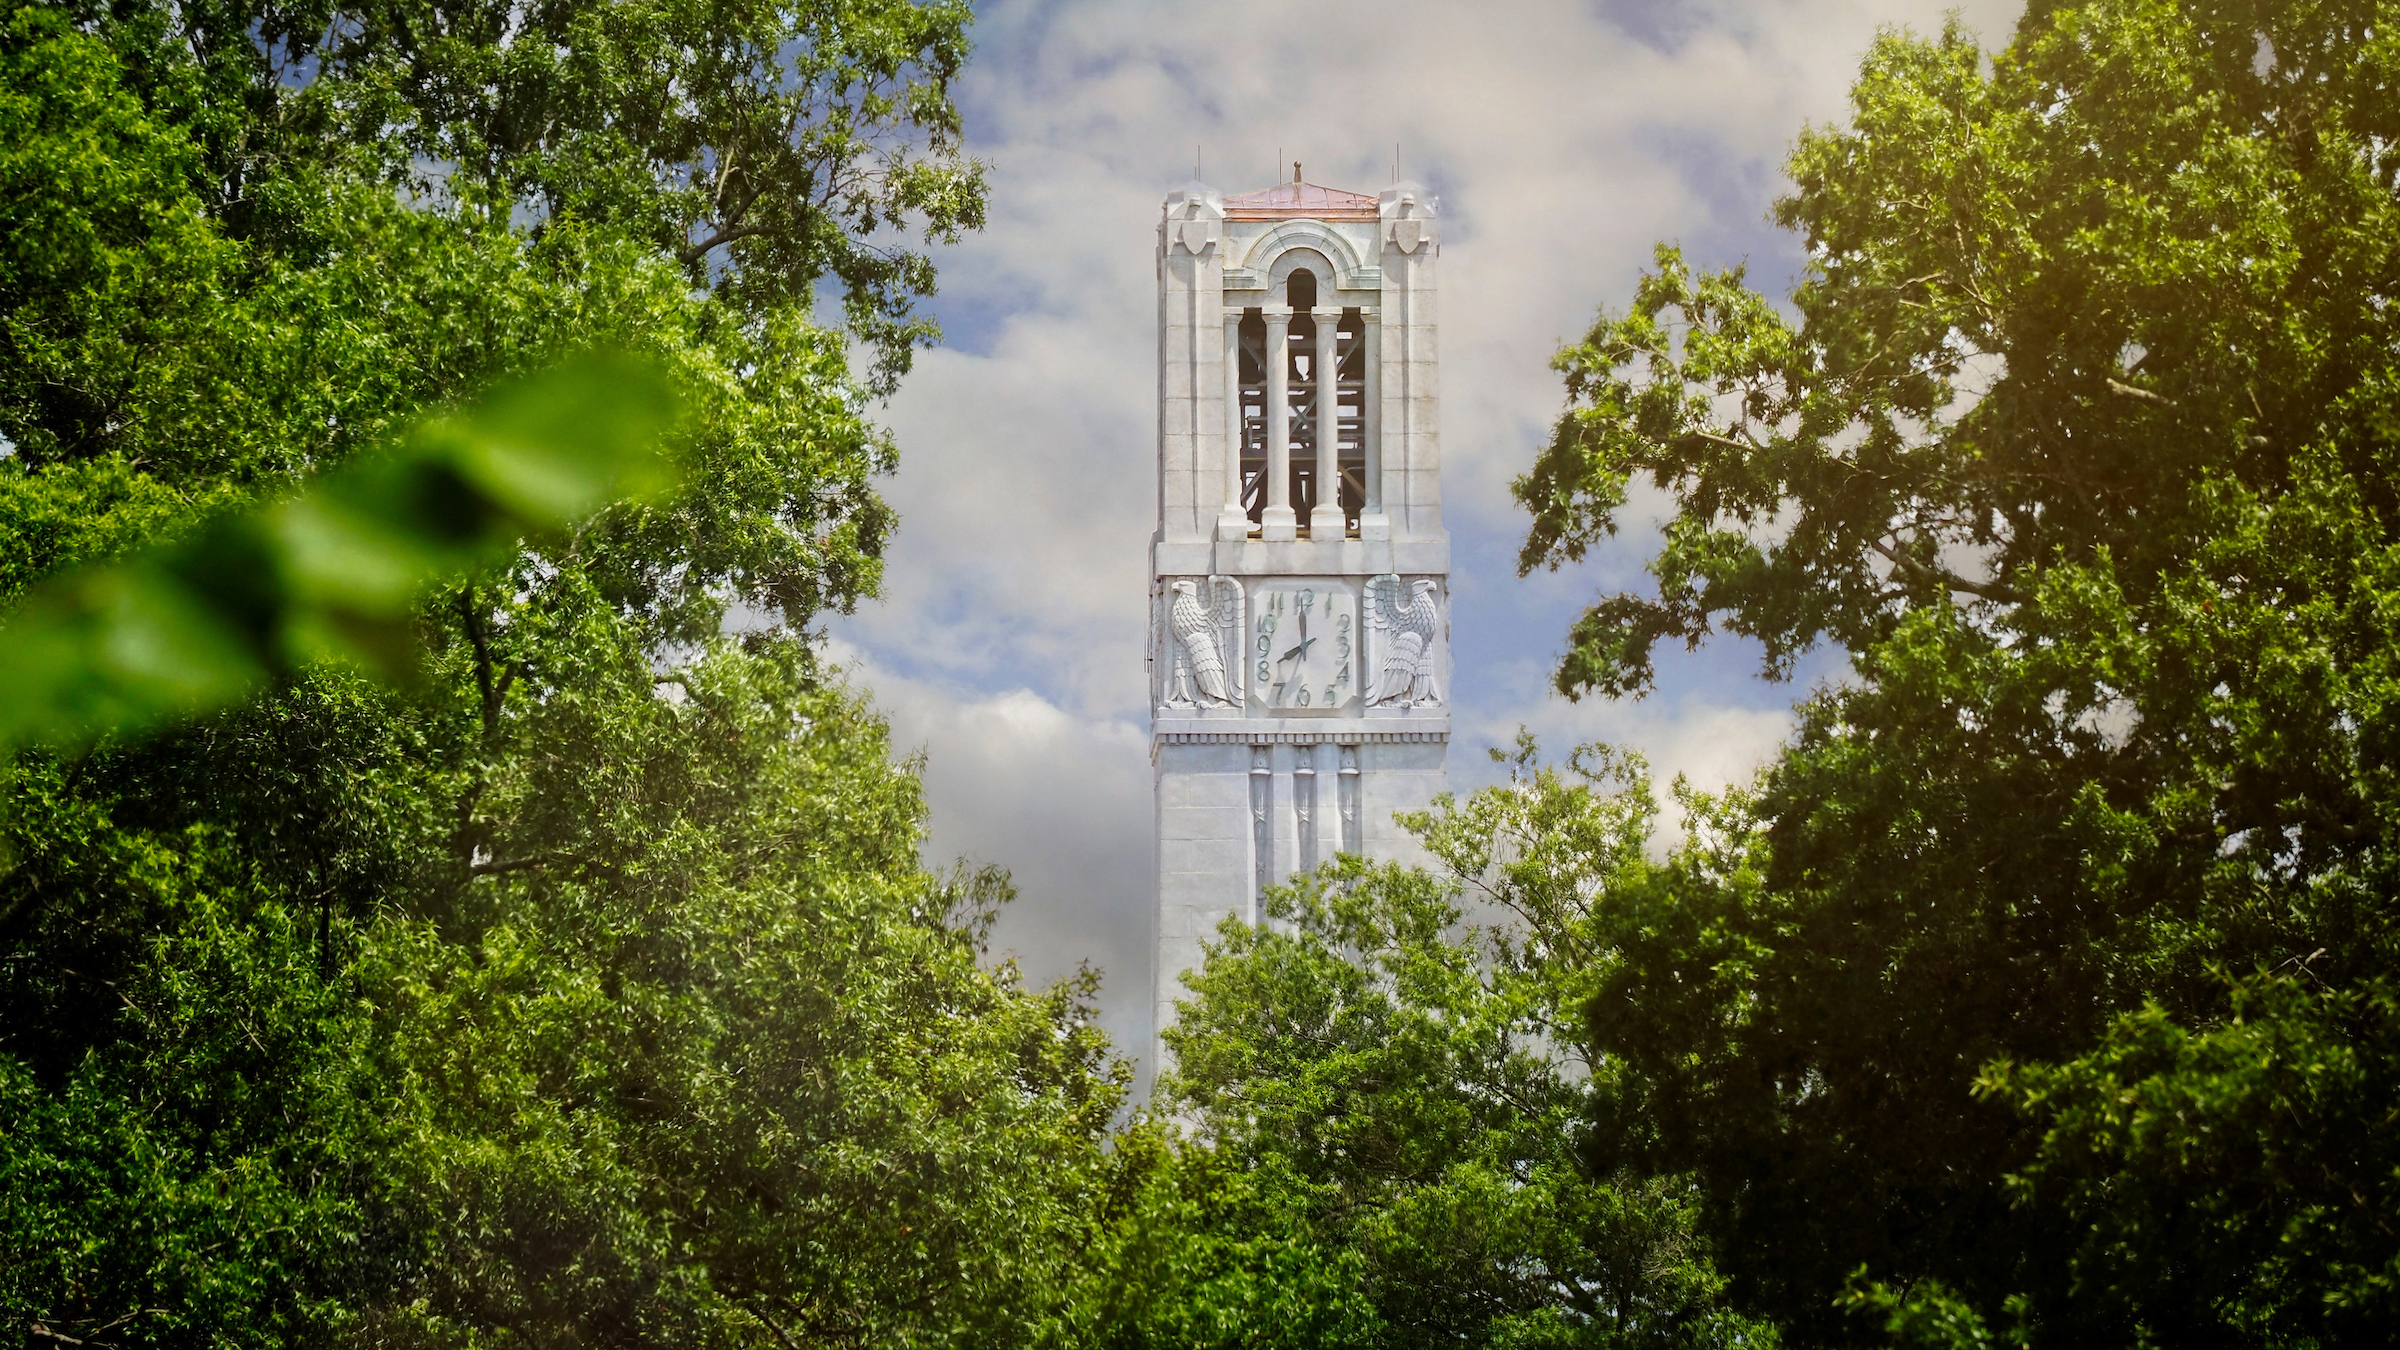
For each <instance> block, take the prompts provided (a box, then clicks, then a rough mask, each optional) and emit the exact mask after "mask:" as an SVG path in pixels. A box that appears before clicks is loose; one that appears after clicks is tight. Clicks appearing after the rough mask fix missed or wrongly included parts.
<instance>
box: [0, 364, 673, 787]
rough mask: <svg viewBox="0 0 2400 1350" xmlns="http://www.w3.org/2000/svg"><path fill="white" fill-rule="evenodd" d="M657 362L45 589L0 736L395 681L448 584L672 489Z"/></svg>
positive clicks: (447, 427)
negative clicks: (352, 680)
mask: <svg viewBox="0 0 2400 1350" xmlns="http://www.w3.org/2000/svg"><path fill="white" fill-rule="evenodd" d="M674 415H675V400H674V397H673V395H672V394H671V392H670V391H669V389H668V387H667V385H666V382H665V380H664V379H663V378H662V377H661V375H660V374H659V373H658V372H657V370H655V369H654V368H653V367H651V366H650V365H648V364H647V363H644V362H640V361H637V360H634V359H632V358H629V357H624V356H611V355H596V354H595V355H586V356H582V357H578V358H575V359H573V360H571V361H569V362H567V363H566V364H564V365H561V366H558V367H556V368H554V369H552V370H550V371H548V372H546V373H544V374H541V375H537V376H534V377H531V378H528V379H523V380H519V381H516V382H514V383H511V384H508V385H505V386H503V387H501V388H500V389H498V390H495V391H494V392H493V393H492V394H491V395H489V396H488V397H486V398H485V399H483V400H482V401H481V402H479V403H477V404H475V405H473V406H471V407H468V408H465V409H462V410H460V411H458V412H456V413H453V414H451V415H448V416H445V417H439V418H434V419H430V420H428V421H426V422H423V423H420V424H419V425H418V426H417V427H416V428H414V429H413V430H412V431H410V432H409V433H407V434H406V435H405V436H403V437H402V438H401V439H400V441H399V443H398V444H396V445H395V446H393V447H392V448H391V449H389V450H388V451H386V452H384V453H381V454H376V455H371V456H368V457H366V458H363V459H361V460H359V461H358V462H356V463H353V464H349V465H346V466H344V467H343V468H341V469H339V470H336V471H334V472H332V473H329V474H326V475H325V476H323V477H321V478H319V479H317V480H316V481H314V482H313V483H311V484H309V486H308V487H307V488H306V490H304V491H302V492H301V493H299V494H298V495H296V496H293V497H289V498H286V499H285V500H282V501H279V502H276V503H274V504H272V505H268V506H264V507H261V508H258V509H255V510H251V511H247V512H243V513H241V514H239V515H235V516H229V517H227V518H224V519H222V520H218V521H215V522H213V523H211V524H209V525H207V526H205V527H203V528H202V529H201V530H200V531H199V532H198V533H197V534H195V535H193V536H192V537H191V538H189V539H185V540H182V541H180V542H177V543H174V544H170V545H163V546H160V547H156V548H151V549H147V550H144V551H142V552H140V553H137V554H134V555H133V556H131V557H128V558H124V559H121V560H119V561H117V562H114V563H110V564H107V565H103V566H94V567H85V568H79V569H76V570H74V571H71V572H68V573H66V574H65V575H62V576H59V577H56V578H54V579H52V580H51V581H50V582H48V583H47V584H44V585H42V586H40V587H37V588H36V589H35V590H34V591H33V592H32V593H31V594H30V595H29V596H28V597H27V598H26V601H25V603H24V604H23V605H22V606H21V607H20V608H19V609H18V610H17V612H16V613H14V614H12V615H10V616H8V617H7V619H6V621H5V623H4V624H0V689H4V690H6V691H7V694H6V699H5V701H4V702H0V745H23V744H29V743H37V742H39V743H48V744H51V745H54V746H58V747H60V748H74V747H78V746H82V745H87V744H89V743H90V742H92V741H93V740H96V739H97V738H99V737H101V736H103V735H106V734H108V733H110V732H121V731H139V730H142V729H144V728H147V727H150V726H154V725H156V724H158V723H160V722H163V721H166V720H168V719H171V718H174V717H178V716H184V715H189V714H191V713H195V712H199V711H202V710H204V709H207V708H210V707H215V706H220V705H223V704H226V703H230V702H233V701H235V700H237V699H239V698H241V697H243V696H244V695H245V694H247V693H249V692H250V691H251V690H252V689H255V688H257V687H258V686H259V685H260V684H262V683H264V682H265V681H267V680H269V679H271V678H273V677H274V676H276V675H277V674H280V673H282V672H284V671H287V670H290V669H292V668H294V667H297V666H301V665H305V664H308V663H310V662H314V661H320V660H328V659H332V660H347V661H352V662H356V663H358V664H360V665H363V666H365V667H366V668H368V669H369V670H371V671H374V672H376V673H377V674H379V675H382V676H384V677H385V678H392V677H394V676H396V675H398V674H400V673H401V672H403V671H404V670H405V669H406V668H407V665H408V663H409V661H410V660H411V659H412V658H413V654H414V647H415V636H414V624H413V622H412V617H411V616H412V611H413V607H414V605H415V603H416V600H417V597H418V596H420V595H422V594H423V593H424V592H425V590H426V589H427V588H428V587H430V586H432V585H434V584H435V583H437V582H440V581H442V580H445V579H447V578H451V577H456V576H462V575H465V574H467V573H469V572H472V571H474V570H476V569H477V568H480V567H485V566H489V565H491V564H493V563H496V562H499V561H501V560H503V559H505V558H507V557H508V556H509V555H510V553H511V552H512V551H513V550H514V549H515V547H516V546H517V543H518V542H519V541H520V540H522V539H524V538H526V537H528V536H538V535H541V534H544V533H547V532H552V531H556V530H558V529H561V528H563V527H565V526H567V525H569V524H571V523H573V522H574V521H577V520H579V519H581V518H583V517H585V516H587V515H589V514H590V513H591V512H593V511H595V510H597V509H598V508H600V507H601V506H603V505H606V504H607V503H609V502H611V501H616V500H621V499H636V500H647V499H651V498H655V497H657V496H659V495H661V494H662V493H664V492H665V491H666V490H668V489H669V488H670V487H672V486H673V484H674V479H675V471H674V469H673V467H672V466H671V465H670V464H669V462H668V461H667V459H666V458H665V457H664V456H663V455H662V454H661V453H660V451H659V442H660V438H661V437H662V436H663V435H664V433H665V432H666V430H667V428H668V426H669V424H670V423H671V422H672V420H673V418H674Z"/></svg>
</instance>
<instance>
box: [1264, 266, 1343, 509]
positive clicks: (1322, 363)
mask: <svg viewBox="0 0 2400 1350" xmlns="http://www.w3.org/2000/svg"><path fill="white" fill-rule="evenodd" d="M1326 289H1330V288H1326ZM1322 293H1323V291H1322V290H1321V289H1320V283H1319V282H1318V280H1317V273H1316V272H1315V271H1314V270H1313V269H1312V267H1310V266H1299V267H1294V268H1293V269H1292V271H1291V272H1290V274H1289V275H1287V276H1286V277H1285V278H1284V284H1283V293H1282V295H1281V296H1279V297H1277V298H1279V299H1281V300H1282V301H1283V302H1284V303H1283V304H1282V305H1281V306H1279V307H1276V308H1279V309H1280V310H1281V311H1282V314H1281V315H1280V316H1278V317H1280V318H1281V319H1282V322H1281V323H1280V324H1275V323H1271V322H1270V319H1269V317H1268V315H1269V314H1270V313H1271V312H1273V311H1272V310H1271V309H1270V308H1268V307H1263V306H1262V307H1257V308H1248V309H1245V310H1243V311H1242V318H1241V325H1240V336H1241V346H1240V351H1239V354H1238V358H1237V359H1238V360H1239V362H1240V368H1241V375H1240V389H1241V393H1240V409H1239V415H1240V418H1241V446H1242V451H1241V456H1242V458H1241V482H1242V488H1241V504H1242V513H1243V514H1244V515H1245V516H1247V517H1248V518H1249V521H1250V535H1251V537H1252V538H1259V537H1261V536H1262V535H1263V533H1264V531H1265V528H1266V512H1267V507H1268V506H1269V505H1270V504H1271V503H1273V502H1274V500H1275V494H1274V493H1273V492H1272V491H1271V490H1270V481H1271V480H1270V479H1269V474H1270V473H1271V472H1272V466H1273V465H1274V463H1275V462H1276V461H1277V460H1281V461H1282V463H1283V465H1284V474H1285V481H1284V496H1283V501H1284V502H1285V503H1286V504H1288V505H1289V507H1290V508H1291V511H1292V521H1293V528H1294V533H1295V535H1296V537H1298V538H1302V539H1310V538H1316V537H1318V535H1317V531H1316V528H1315V526H1316V522H1318V521H1319V520H1320V519H1322V518H1321V517H1319V516H1318V515H1317V513H1316V508H1317V504H1318V503H1319V502H1320V501H1325V500H1328V498H1326V496H1325V495H1324V491H1323V487H1322V483H1323V480H1324V479H1325V478H1326V476H1327V473H1328V470H1330V473H1331V477H1332V480H1333V483H1334V492H1333V495H1332V497H1331V498H1330V501H1331V502H1332V503H1333V504H1335V505H1337V506H1339V507H1340V508H1341V513H1342V536H1343V537H1344V538H1349V539H1355V538H1357V537H1358V531H1359V517H1360V515H1361V514H1362V513H1363V512H1364V511H1365V510H1366V507H1367V437H1366V420H1367V418H1366V401H1367V379H1366V367H1367V351H1366V323H1365V320H1364V318H1363V317H1362V316H1361V314H1360V313H1359V311H1358V309H1357V308H1356V307H1355V306H1348V307H1345V306H1339V305H1334V306H1320V305H1319V304H1318V303H1317V300H1318V296H1319V295H1320V294H1322ZM1277 348H1280V349H1281V350H1282V352H1283V362H1282V364H1283V372H1282V373H1283V381H1282V390H1283V407H1284V418H1283V437H1284V447H1285V453H1284V454H1282V455H1277V454H1275V453H1274V452H1273V449H1272V448H1271V447H1270V446H1269V444H1268V440H1267V436H1268V418H1269V409H1270V408H1272V407H1273V406H1274V399H1273V397H1272V393H1273V387H1274V381H1273V380H1272V379H1271V378H1270V375H1269V358H1268V353H1269V352H1270V351H1272V350H1276V349H1277ZM1320 372H1323V373H1326V374H1330V376H1331V378H1330V379H1320V378H1319V375H1320ZM1328 438H1330V441H1331V449H1332V451H1333V454H1332V457H1331V460H1330V462H1329V461H1328V460H1327V458H1326V456H1325V454H1324V451H1325V449H1326V448H1327V444H1326V443H1327V440H1328Z"/></svg>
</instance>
